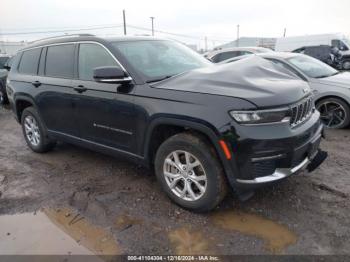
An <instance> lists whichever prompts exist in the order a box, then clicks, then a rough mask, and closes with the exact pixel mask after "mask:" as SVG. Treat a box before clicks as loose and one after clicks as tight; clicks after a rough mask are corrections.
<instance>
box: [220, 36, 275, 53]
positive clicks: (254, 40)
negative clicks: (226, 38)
mask: <svg viewBox="0 0 350 262" xmlns="http://www.w3.org/2000/svg"><path fill="white" fill-rule="evenodd" d="M276 39H277V38H268V37H241V38H239V39H238V40H235V41H232V42H229V43H227V44H223V45H219V46H216V47H215V48H214V50H215V49H225V48H231V47H254V46H259V47H266V48H270V49H275V44H276Z"/></svg>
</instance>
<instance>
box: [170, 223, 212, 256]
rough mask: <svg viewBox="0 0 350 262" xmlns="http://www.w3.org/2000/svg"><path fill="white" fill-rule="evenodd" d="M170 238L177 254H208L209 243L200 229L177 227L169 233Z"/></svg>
mask: <svg viewBox="0 0 350 262" xmlns="http://www.w3.org/2000/svg"><path fill="white" fill-rule="evenodd" d="M169 239H170V242H171V244H172V245H173V247H174V250H175V253H176V255H205V254H208V251H209V243H208V241H207V240H206V238H205V237H204V235H203V233H201V232H200V231H194V230H190V229H188V228H180V229H176V230H174V231H172V232H170V233H169Z"/></svg>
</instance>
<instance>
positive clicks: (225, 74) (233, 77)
mask: <svg viewBox="0 0 350 262" xmlns="http://www.w3.org/2000/svg"><path fill="white" fill-rule="evenodd" d="M152 86H153V87H156V88H165V89H172V90H179V91H185V92H196V93H205V94H213V95H222V96H231V97H236V98H242V99H245V100H248V101H250V102H252V103H254V104H255V105H256V106H258V107H260V108H262V107H265V108H269V107H276V106H281V105H288V104H292V103H295V102H296V101H298V100H300V99H302V98H303V97H305V96H306V95H307V93H309V92H310V88H309V86H308V84H307V83H306V82H305V81H302V80H301V79H300V78H298V77H296V76H295V75H293V74H292V73H290V72H289V71H288V70H286V69H284V68H282V67H280V66H278V65H275V64H274V63H272V62H270V61H267V60H265V59H263V58H261V57H257V56H252V57H249V58H246V59H243V60H240V61H237V62H234V63H229V64H224V65H214V66H210V67H205V68H200V69H195V70H192V71H189V72H186V73H183V74H180V75H177V76H174V77H171V78H169V79H167V80H164V81H161V82H157V83H155V84H153V85H152Z"/></svg>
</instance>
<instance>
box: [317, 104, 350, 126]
mask: <svg viewBox="0 0 350 262" xmlns="http://www.w3.org/2000/svg"><path fill="white" fill-rule="evenodd" d="M317 110H318V111H320V113H321V120H322V121H323V123H324V124H325V125H326V126H327V127H328V128H338V127H340V126H342V125H343V123H344V122H345V121H346V118H347V113H346V110H345V108H344V107H343V106H342V105H341V104H339V103H337V102H334V101H325V102H323V103H321V104H319V105H317Z"/></svg>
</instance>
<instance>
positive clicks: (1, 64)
mask: <svg viewBox="0 0 350 262" xmlns="http://www.w3.org/2000/svg"><path fill="white" fill-rule="evenodd" d="M7 60H8V57H7V56H1V57H0V69H3V68H4V65H5V63H6V62H7Z"/></svg>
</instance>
